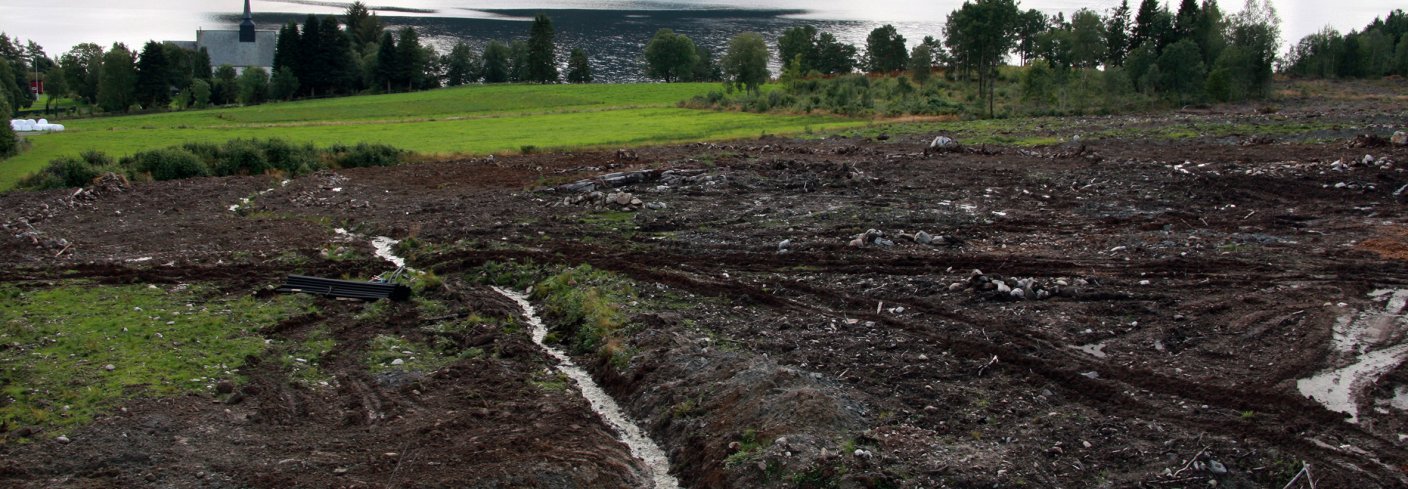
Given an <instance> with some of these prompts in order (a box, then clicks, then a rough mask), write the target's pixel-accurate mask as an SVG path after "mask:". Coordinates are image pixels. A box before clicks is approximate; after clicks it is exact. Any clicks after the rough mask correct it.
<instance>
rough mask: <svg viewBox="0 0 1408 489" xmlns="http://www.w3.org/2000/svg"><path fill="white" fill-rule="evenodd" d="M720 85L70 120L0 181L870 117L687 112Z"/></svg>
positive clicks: (623, 140) (749, 129)
mask: <svg viewBox="0 0 1408 489" xmlns="http://www.w3.org/2000/svg"><path fill="white" fill-rule="evenodd" d="M716 88H717V85H714V84H668V85H667V84H638V85H577V86H572V85H493V86H472V87H462V88H454V89H444V90H433V91H428V92H419V93H408V94H395V95H382V96H366V97H346V98H337V99H325V100H311V101H303V102H292V103H279V104H268V105H262V106H256V107H242V108H234V109H212V110H203V111H189V112H175V113H165V114H153V115H143V116H131V117H108V118H97V119H75V120H70V121H63V123H64V124H65V125H66V127H67V129H68V130H67V131H66V132H64V133H57V134H43V135H35V136H29V138H28V139H29V141H30V142H31V143H32V147H31V148H30V149H29V150H28V151H26V152H25V153H24V154H21V155H19V156H17V157H15V158H12V159H10V160H6V161H4V162H0V189H8V188H10V187H13V186H14V184H15V182H16V181H18V180H19V179H20V178H23V177H24V176H25V175H27V174H29V173H32V172H34V171H36V170H38V169H39V168H42V167H43V166H44V165H45V164H47V163H48V162H49V161H50V160H52V159H54V158H57V157H60V156H69V155H75V154H77V153H78V152H81V151H84V150H89V149H94V150H99V151H104V152H107V153H109V154H111V155H113V156H121V155H126V154H130V153H133V152H136V151H140V150H144V149H151V148H155V147H163V146H170V145H174V144H179V143H182V142H187V141H205V142H221V141H225V140H228V139H232V138H269V137H281V138H286V139H290V140H295V141H308V142H312V143H315V144H319V145H329V144H333V143H349V144H353V143H359V142H381V143H388V144H392V145H395V146H398V147H401V148H404V149H409V150H413V151H417V152H422V153H432V154H454V153H470V154H485V153H494V152H506V151H517V150H519V149H520V148H521V147H523V146H536V147H539V148H571V147H597V146H616V145H634V144H647V143H663V142H676V141H697V140H707V139H725V138H738V137H747V136H756V135H759V134H760V133H763V132H767V133H770V134H781V133H795V132H802V131H804V130H807V129H821V128H835V127H844V126H856V125H862V124H864V122H861V121H855V120H847V119H839V118H834V117H822V116H778V115H759V114H744V113H732V112H705V111H697V110H689V109H679V108H676V107H675V104H676V103H677V102H679V101H681V100H684V99H687V98H690V97H692V96H694V95H698V94H702V93H705V92H707V91H709V90H714V89H716Z"/></svg>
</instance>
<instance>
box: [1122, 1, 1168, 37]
mask: <svg viewBox="0 0 1408 489" xmlns="http://www.w3.org/2000/svg"><path fill="white" fill-rule="evenodd" d="M1161 11H1163V7H1160V6H1159V2H1158V0H1143V1H1142V2H1140V3H1139V13H1137V14H1135V15H1134V27H1133V28H1132V29H1131V30H1130V36H1129V45H1130V47H1131V48H1135V47H1139V46H1140V45H1143V44H1144V43H1146V42H1150V41H1154V40H1156V39H1157V29H1158V28H1157V26H1156V25H1155V24H1157V23H1158V21H1159V13H1160V12H1161Z"/></svg>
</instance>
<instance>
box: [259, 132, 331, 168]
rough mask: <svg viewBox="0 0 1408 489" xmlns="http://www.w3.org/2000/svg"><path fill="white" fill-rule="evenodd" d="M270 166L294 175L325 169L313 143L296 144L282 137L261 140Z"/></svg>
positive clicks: (260, 142)
mask: <svg viewBox="0 0 1408 489" xmlns="http://www.w3.org/2000/svg"><path fill="white" fill-rule="evenodd" d="M259 144H260V145H261V146H263V149H264V157H265V159H266V160H267V161H268V162H269V166H272V167H274V168H277V169H280V170H283V171H285V172H288V173H290V174H293V175H303V174H308V173H312V172H315V171H318V170H321V169H323V164H322V162H320V161H318V149H317V148H314V147H313V145H311V144H301V145H299V144H294V143H290V142H288V141H284V140H282V139H267V140H264V141H259Z"/></svg>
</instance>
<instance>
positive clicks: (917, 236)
mask: <svg viewBox="0 0 1408 489" xmlns="http://www.w3.org/2000/svg"><path fill="white" fill-rule="evenodd" d="M914 242H915V243H919V244H929V243H933V242H934V237H933V236H930V235H929V233H926V232H924V231H920V232H917V233H914Z"/></svg>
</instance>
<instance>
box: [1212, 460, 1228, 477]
mask: <svg viewBox="0 0 1408 489" xmlns="http://www.w3.org/2000/svg"><path fill="white" fill-rule="evenodd" d="M1208 472H1212V473H1214V474H1226V473H1227V466H1226V465H1222V462H1218V461H1216V460H1209V461H1208Z"/></svg>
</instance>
